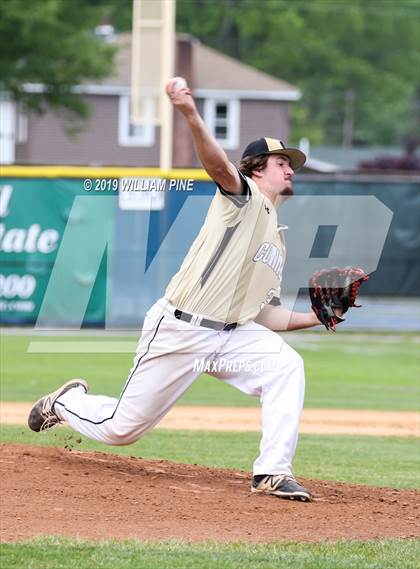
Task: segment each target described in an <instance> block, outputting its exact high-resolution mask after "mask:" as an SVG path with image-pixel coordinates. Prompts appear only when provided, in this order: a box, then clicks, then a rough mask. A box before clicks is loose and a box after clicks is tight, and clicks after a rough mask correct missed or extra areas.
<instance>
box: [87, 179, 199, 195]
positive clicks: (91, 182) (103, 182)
mask: <svg viewBox="0 0 420 569" xmlns="http://www.w3.org/2000/svg"><path fill="white" fill-rule="evenodd" d="M83 188H84V189H85V191H86V192H118V191H120V192H165V191H167V192H172V191H175V192H192V191H193V189H194V180H193V179H178V178H170V179H166V178H121V179H120V178H85V180H83Z"/></svg>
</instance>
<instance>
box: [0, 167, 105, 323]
mask: <svg viewBox="0 0 420 569" xmlns="http://www.w3.org/2000/svg"><path fill="white" fill-rule="evenodd" d="M83 193H85V192H84V190H83V187H82V186H81V182H80V180H63V179H61V180H60V179H53V180H48V179H33V178H27V179H16V178H14V179H5V178H4V179H2V180H1V183H0V317H1V321H2V323H8V324H13V323H16V324H22V323H34V322H35V321H36V319H37V315H38V313H39V310H40V307H41V304H42V301H43V298H44V293H45V290H46V288H47V285H48V281H49V278H50V274H51V271H52V268H53V266H54V263H55V259H56V256H57V252H58V250H59V247H60V243H61V239H62V236H63V233H64V230H65V228H66V224H67V220H68V217H69V213H70V211H71V208H72V205H73V201H74V198H75V197H76V196H77V195H80V194H83ZM73 254H74V255H77V251H74V252H73ZM99 277H100V275H98V278H96V281H98V280H100V278H99ZM98 286H100V285H99V284H98ZM68 292H69V294H71V291H68ZM86 317H87V319H91V320H93V321H96V322H100V321H103V320H104V307H103V303H101V302H100V300H99V299H96V300H95V299H94V298H93V295H92V303H91V305H90V306H89V307H88V310H87V313H86Z"/></svg>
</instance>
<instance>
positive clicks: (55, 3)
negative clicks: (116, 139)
mask: <svg viewBox="0 0 420 569" xmlns="http://www.w3.org/2000/svg"><path fill="white" fill-rule="evenodd" d="M99 4H100V3H98V5H99ZM99 14H100V12H99V8H98V7H97V6H96V7H95V6H94V5H89V4H87V3H86V2H85V1H84V0H30V1H28V0H4V1H3V2H0V54H1V55H0V91H2V92H7V93H9V94H11V95H12V96H13V98H14V99H15V100H18V101H23V102H25V103H26V104H27V105H28V106H29V107H30V108H33V109H35V110H37V111H43V110H44V109H45V108H46V107H47V106H53V107H64V108H66V109H69V110H71V111H74V112H76V113H77V114H79V115H81V116H85V115H86V114H87V112H88V109H87V107H86V105H84V104H83V102H82V101H81V99H80V98H79V97H78V96H77V95H76V94H75V93H74V92H73V91H72V88H73V87H74V86H75V85H78V84H80V83H83V82H84V81H85V80H88V79H89V80H92V79H100V78H102V77H105V76H107V75H108V74H109V73H110V72H111V71H112V58H113V53H114V48H112V47H111V46H109V45H107V44H105V43H104V42H101V41H100V40H98V39H97V38H96V37H95V35H94V33H93V30H94V27H95V26H96V25H97V23H98V16H99ZM26 83H35V84H43V85H44V87H45V89H44V91H43V92H42V93H39V94H29V93H27V92H25V90H24V85H25V84H26Z"/></svg>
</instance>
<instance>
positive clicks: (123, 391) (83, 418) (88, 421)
mask: <svg viewBox="0 0 420 569" xmlns="http://www.w3.org/2000/svg"><path fill="white" fill-rule="evenodd" d="M164 318H165V316H162V317H161V319H160V320H159V322H158V324H157V326H156V330H155V333H154V334H153V338H151V340H150V342H149V345H148V346H147V349H146V351H145V352H144V354H142V355H141V356H140V357H139V359H138V361H137V365H136V367H135V368H134V369H133V371H132V372H131V374H130V377H129V378H128V380H127V383H126V384H125V387H124V389H123V390H122V392H121V395H120V397H119V399H118V403H117V405H116V407H115V409H114V412H113V413H112V415H111V416H110V417H107V418H106V419H102V421H92V420H91V419H86V417H81V416H80V415H78V414H77V413H75V412H74V411H71V409H68V408H67V407H66V406H65V405H64V404H63V403H60V401H56V404H58V405H61V407H64V409H65V410H66V411H67V412H68V413H71V415H74V416H75V417H77V418H78V419H80V420H81V421H86V422H87V423H92V425H102V423H105V422H106V421H109V420H111V419H113V418H114V416H115V413H116V412H117V409H118V406H119V404H120V402H121V399H122V398H123V395H124V393H125V391H126V389H127V387H128V385H129V383H130V381H131V378H132V377H133V375H134V374H135V372H136V371H137V368H138V367H139V364H140V362H141V360H142V358H144V356H145V355H147V353H148V352H149V350H150V346H151V345H152V342H153V340H154V339H155V338H156V334H157V333H158V330H159V327H160V325H161V322H162V320H163V319H164Z"/></svg>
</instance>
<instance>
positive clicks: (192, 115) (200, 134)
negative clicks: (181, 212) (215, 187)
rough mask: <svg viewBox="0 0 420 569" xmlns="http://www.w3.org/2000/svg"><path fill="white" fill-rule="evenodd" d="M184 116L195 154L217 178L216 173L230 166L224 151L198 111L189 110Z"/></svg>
mask: <svg viewBox="0 0 420 569" xmlns="http://www.w3.org/2000/svg"><path fill="white" fill-rule="evenodd" d="M184 116H185V118H186V120H187V122H188V125H189V127H190V131H191V134H192V137H193V141H194V146H195V149H196V152H197V156H198V158H199V160H200V162H201V164H202V165H203V168H204V169H205V170H206V172H207V174H208V175H209V176H210V177H211V178H213V179H217V177H218V175H220V174H221V173H223V171H224V170H226V169H230V167H231V163H230V161H229V159H228V157H227V155H226V152H225V151H224V150H223V149H222V148H220V146H219V144H218V143H217V142H216V140H215V139H214V137H213V136H212V135H211V134H210V133H209V131H208V129H207V127H206V125H205V123H204V121H203V119H202V118H201V116H200V115H199V113H198V111H195V112H189V113H188V114H187V115H184Z"/></svg>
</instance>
